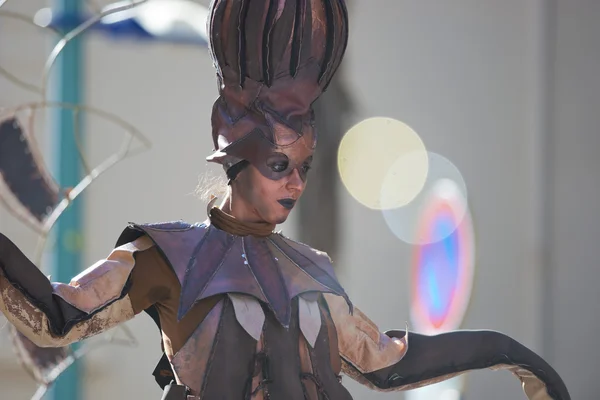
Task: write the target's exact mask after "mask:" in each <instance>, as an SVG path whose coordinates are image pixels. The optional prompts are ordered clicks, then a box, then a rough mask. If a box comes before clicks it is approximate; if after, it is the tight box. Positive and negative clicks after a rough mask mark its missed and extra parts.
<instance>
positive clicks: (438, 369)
mask: <svg viewBox="0 0 600 400" xmlns="http://www.w3.org/2000/svg"><path fill="white" fill-rule="evenodd" d="M325 298H326V301H327V304H328V307H329V310H330V313H331V316H332V319H333V321H334V323H335V326H336V330H337V334H338V343H339V351H340V356H341V358H342V371H343V372H344V373H345V374H346V375H348V376H350V377H351V378H353V379H355V380H356V381H358V382H360V383H362V384H364V385H367V386H369V387H370V388H372V389H375V390H380V391H395V390H410V389H416V388H419V387H422V386H426V385H430V384H433V383H437V382H441V381H444V380H446V379H450V378H452V377H454V376H457V375H460V374H463V373H465V372H468V371H472V370H478V369H506V370H509V371H510V372H512V373H513V374H514V375H516V376H517V378H519V380H520V381H521V384H522V387H523V390H524V391H525V394H526V395H527V398H528V399H530V400H570V399H571V397H570V395H569V392H568V390H567V388H566V386H565V384H564V382H563V380H562V379H561V377H560V376H559V375H558V373H557V372H556V371H555V370H554V369H553V368H552V367H551V366H550V365H549V364H548V363H547V362H545V361H544V360H543V359H542V358H541V357H540V356H538V355H537V354H536V353H534V352H533V351H531V350H529V349H528V348H527V347H525V346H523V345H522V344H520V343H518V342H517V341H515V340H514V339H512V338H510V337H509V336H506V335H504V334H502V333H499V332H495V331H483V330H482V331H468V330H464V331H453V332H448V333H443V334H440V335H435V336H426V335H421V334H418V333H412V332H404V331H388V332H386V333H379V329H378V328H377V326H376V325H375V324H374V323H373V322H372V321H370V320H369V319H368V318H367V317H366V316H365V315H364V314H362V313H361V312H360V310H357V309H356V308H355V309H354V314H353V315H350V313H349V312H348V307H347V306H346V304H345V301H344V299H341V298H338V296H333V295H325ZM392 343H395V345H392Z"/></svg>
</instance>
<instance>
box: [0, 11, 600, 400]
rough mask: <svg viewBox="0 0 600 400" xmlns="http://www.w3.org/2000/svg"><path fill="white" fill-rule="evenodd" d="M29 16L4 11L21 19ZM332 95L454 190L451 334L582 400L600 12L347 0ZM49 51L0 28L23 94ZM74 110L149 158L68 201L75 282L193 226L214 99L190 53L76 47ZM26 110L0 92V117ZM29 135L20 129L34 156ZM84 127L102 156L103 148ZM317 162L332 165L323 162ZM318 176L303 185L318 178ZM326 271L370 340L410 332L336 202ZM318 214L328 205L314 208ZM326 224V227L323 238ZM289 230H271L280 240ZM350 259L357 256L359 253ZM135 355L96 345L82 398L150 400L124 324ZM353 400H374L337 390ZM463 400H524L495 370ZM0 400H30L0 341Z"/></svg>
mask: <svg viewBox="0 0 600 400" xmlns="http://www.w3.org/2000/svg"><path fill="white" fill-rule="evenodd" d="M45 4H46V3H45V2H43V1H28V2H17V1H12V2H11V1H9V3H7V9H9V10H13V11H19V12H24V13H27V14H29V15H31V14H32V13H34V12H35V11H36V10H38V9H39V8H41V7H42V6H44V5H45ZM350 14H351V15H350V16H351V20H350V22H351V27H350V29H351V37H350V43H349V48H348V53H347V57H346V59H345V64H344V71H343V82H344V84H345V85H346V88H347V90H348V93H349V95H350V96H352V99H353V106H354V108H355V109H354V111H353V113H352V114H351V115H350V116H349V117H348V121H347V124H348V126H350V125H351V124H353V123H356V122H358V121H360V120H362V119H364V118H367V117H372V116H387V117H393V118H396V119H399V120H401V121H404V122H406V123H407V124H409V125H410V126H411V127H413V128H414V129H415V130H416V131H417V132H418V133H419V134H420V135H421V137H422V139H423V140H424V142H425V144H426V145H427V147H428V149H429V150H431V151H434V152H437V153H440V154H443V155H444V156H446V157H447V158H449V159H450V160H451V161H452V162H453V163H454V164H455V165H456V166H457V167H458V168H459V169H460V171H461V173H462V175H463V177H464V179H465V181H466V183H467V186H468V190H469V205H470V209H471V212H472V215H473V223H474V228H475V233H476V268H477V272H476V276H475V283H474V285H475V286H474V290H473V297H472V304H471V306H470V308H469V312H468V314H467V317H466V319H465V322H464V324H463V326H464V327H465V328H470V329H474V328H489V329H495V330H500V331H503V332H505V333H507V334H509V335H511V336H513V337H514V338H516V339H518V340H519V341H521V342H522V343H524V344H525V345H527V346H529V347H531V348H533V349H534V350H536V351H538V352H540V353H541V354H542V355H543V356H544V357H545V358H546V359H547V360H548V361H549V362H550V363H551V364H552V365H554V366H555V367H556V369H557V370H558V372H559V373H560V374H561V375H562V376H563V378H564V379H565V381H566V384H567V386H568V387H569V389H570V391H571V394H572V397H573V398H574V399H585V400H587V399H590V400H592V399H596V398H597V389H596V387H595V384H596V382H595V380H596V378H597V375H598V374H597V369H596V367H595V366H596V364H597V359H598V356H599V355H600V352H599V351H598V349H597V345H596V342H597V340H596V335H597V332H598V331H599V330H600V311H599V309H598V307H599V306H600V289H599V288H598V285H599V284H600V268H599V266H598V261H597V260H598V256H597V253H596V251H597V244H598V238H599V237H600V206H599V205H598V204H599V199H600V178H599V175H600V157H598V155H597V152H598V151H600V132H599V130H600V113H599V110H600V77H599V76H598V71H600V25H599V24H598V23H597V21H598V20H600V2H598V1H594V0H554V1H550V0H548V1H544V0H454V1H452V2H442V1H433V0H428V1H413V0H377V1H366V0H354V1H352V3H351V4H350ZM49 45H50V41H49V40H48V37H47V36H45V35H43V34H41V33H40V32H36V31H35V30H32V29H31V28H30V27H28V26H26V25H23V24H21V23H18V22H14V21H7V20H1V21H0V65H2V66H4V67H5V68H10V69H11V70H16V71H19V73H20V76H21V77H24V78H26V79H27V80H29V81H36V80H39V77H40V71H41V69H42V67H43V62H44V58H45V54H47V52H48V50H49ZM85 52H86V59H85V65H86V69H85V85H86V86H85V90H86V94H87V95H86V102H87V103H88V104H91V105H94V106H96V107H99V108H103V109H106V110H109V111H112V112H115V113H117V114H118V115H120V116H122V117H124V118H125V119H127V120H128V121H129V122H131V123H132V124H133V125H134V126H136V127H137V128H139V129H140V130H141V131H142V132H143V133H144V134H146V135H147V136H148V137H149V138H150V140H151V141H152V142H153V148H152V150H151V151H149V152H147V153H144V154H143V155H140V156H137V157H135V158H132V159H129V160H127V161H125V162H124V163H122V164H120V165H119V166H117V167H116V168H114V169H112V170H111V171H109V172H108V173H107V174H106V175H104V176H103V177H101V178H100V179H99V180H98V181H96V182H95V183H94V184H93V185H92V186H91V187H90V188H89V190H88V192H87V193H86V194H85V195H84V197H83V198H82V200H83V201H84V202H85V221H86V222H85V232H84V240H85V260H86V262H85V265H82V269H83V268H84V267H85V266H87V265H90V264H91V263H93V262H94V261H95V260H97V259H99V258H103V257H104V256H106V255H107V254H108V252H109V251H110V249H111V248H112V246H113V245H114V243H115V241H116V239H117V237H118V235H119V233H120V231H121V230H122V229H123V227H124V226H125V225H126V223H127V222H128V221H142V222H143V221H163V220H173V219H184V220H189V221H198V220H203V219H204V218H205V205H204V204H203V203H202V202H201V201H199V200H198V199H196V198H195V197H194V196H193V194H192V193H193V191H194V188H195V186H196V183H197V181H198V176H199V175H200V174H202V173H204V171H206V170H211V171H213V173H214V174H218V173H219V170H218V169H217V168H216V167H214V166H207V165H206V162H205V161H204V157H205V156H206V155H207V154H208V153H209V151H210V150H211V148H212V143H211V139H210V110H211V106H212V102H213V101H214V99H215V97H216V83H215V79H214V78H215V75H214V70H213V67H212V63H211V61H210V59H209V56H208V54H207V51H206V50H205V49H197V48H194V47H187V46H174V45H168V44H159V43H152V44H149V43H143V42H136V41H120V42H116V41H114V40H111V39H109V38H106V37H103V36H100V35H92V36H88V38H87V39H86V49H85ZM27 99H30V95H28V94H26V93H24V92H23V91H22V90H20V89H17V88H15V87H14V85H12V84H10V83H9V82H8V81H6V80H2V79H0V107H7V106H13V105H15V104H18V103H20V102H22V101H25V100H27ZM45 128H47V127H44V126H43V125H42V126H40V127H39V129H38V131H37V133H36V134H37V135H38V139H39V141H40V146H41V148H42V149H43V150H44V151H47V149H49V147H50V146H49V145H48V143H47V136H46V135H47V129H45ZM108 129H109V128H108V127H107V126H105V125H103V124H102V123H100V122H93V121H91V120H90V121H89V122H88V123H87V125H86V137H87V139H86V142H87V148H88V150H89V152H90V154H91V156H92V158H98V159H99V158H100V157H101V155H105V154H107V152H109V151H111V149H113V148H114V145H115V144H116V143H117V139H118V138H119V136H117V135H115V133H114V132H110V131H108ZM330 156H331V157H335V154H331V155H330ZM317 173H318V172H317ZM339 194H340V196H339V207H340V210H341V212H340V218H339V222H338V223H339V226H338V228H339V229H338V230H337V232H338V233H339V238H338V242H339V247H338V250H337V251H336V256H337V257H336V260H334V261H335V265H336V268H337V271H338V274H339V276H340V279H341V281H342V284H343V285H344V286H345V287H346V288H347V291H348V292H349V294H350V296H351V298H352V299H353V301H354V303H355V304H356V305H357V306H358V307H360V308H361V309H362V310H363V311H364V312H365V313H367V315H369V316H370V317H371V318H372V319H373V320H374V321H375V322H377V323H378V324H379V325H380V327H381V328H382V329H389V328H392V327H404V324H405V321H408V320H409V313H408V311H409V297H408V295H409V284H408V277H409V268H408V265H409V262H410V251H411V248H410V246H408V245H406V244H404V243H403V242H401V241H399V240H398V239H397V238H396V237H394V236H393V235H392V234H391V233H390V231H389V229H388V228H387V226H386V224H385V222H384V220H383V217H382V216H381V214H380V213H378V212H375V211H372V210H368V209H366V208H364V207H363V206H361V205H360V204H359V203H358V202H356V201H355V200H354V199H353V198H352V197H351V196H349V195H348V194H347V192H346V191H345V189H344V188H343V186H341V185H340V186H339ZM322 201H327V199H322ZM322 223H323V224H324V225H325V224H327V221H322ZM298 224H299V221H298V219H297V218H292V219H291V220H290V221H288V222H287V223H286V224H285V225H286V226H284V227H283V230H284V232H285V233H286V234H288V235H289V236H292V237H294V235H295V234H296V233H297V231H298ZM0 229H1V230H2V232H3V233H5V234H6V235H8V236H9V237H10V238H12V239H13V240H14V241H15V242H16V243H17V244H18V245H19V246H21V247H22V248H23V249H24V250H25V251H26V252H32V251H33V244H32V243H33V240H34V238H35V235H34V234H32V233H31V232H30V231H28V230H27V228H24V227H23V226H22V225H20V224H18V223H17V221H16V220H15V219H14V217H12V216H11V215H9V214H8V213H7V212H6V211H5V210H4V209H2V208H0ZM367 243H368V245H367ZM129 326H130V327H131V329H132V330H133V331H134V333H135V334H136V337H137V339H138V341H139V342H140V343H139V346H138V347H136V348H120V347H115V346H111V347H105V348H103V349H102V350H100V351H96V352H93V353H92V354H91V355H90V356H89V357H87V358H86V359H85V375H84V376H85V397H84V398H85V399H86V400H95V399H98V400H99V399H105V398H113V399H125V398H148V399H152V398H156V399H158V398H160V393H161V391H160V390H159V388H158V386H156V385H155V383H154V381H153V378H152V377H151V375H150V374H151V372H152V370H153V369H154V366H155V363H156V362H157V361H158V359H159V357H160V342H159V341H160V336H159V333H158V331H157V329H156V328H155V326H154V324H153V322H152V321H151V320H150V318H147V317H146V316H140V317H137V318H135V319H134V320H133V321H132V322H130V323H129ZM344 383H345V384H346V385H347V386H348V387H349V388H350V390H351V391H352V393H353V394H354V395H355V398H357V399H378V398H398V399H399V398H402V394H400V393H391V394H379V393H373V392H371V391H368V390H366V389H365V388H362V387H360V386H359V385H357V384H355V383H353V382H351V381H350V379H348V378H346V379H345V380H344ZM467 385H468V387H467V392H466V393H467V398H468V399H489V400H504V399H508V398H511V399H513V398H514V399H518V398H524V395H523V394H522V392H521V389H520V387H519V384H518V381H517V380H516V379H515V378H513V377H511V376H510V375H509V374H508V373H506V372H491V371H483V372H477V373H472V374H470V375H469V376H468V378H467ZM0 388H1V389H0V390H2V392H1V393H2V394H0V397H1V398H7V399H27V398H29V396H30V395H31V394H32V393H33V391H34V390H35V385H34V384H33V382H32V381H31V379H30V378H29V377H28V376H27V375H26V374H25V373H24V372H23V371H22V369H21V368H20V366H19V365H18V364H17V362H16V361H15V359H14V356H13V354H12V352H11V345H10V341H9V339H8V338H7V337H6V335H2V334H1V332H0Z"/></svg>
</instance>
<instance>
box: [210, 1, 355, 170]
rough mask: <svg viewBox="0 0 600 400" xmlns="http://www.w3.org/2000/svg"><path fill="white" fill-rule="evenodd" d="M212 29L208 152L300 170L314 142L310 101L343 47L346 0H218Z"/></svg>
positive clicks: (217, 157)
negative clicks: (214, 83) (214, 86)
mask: <svg viewBox="0 0 600 400" xmlns="http://www.w3.org/2000/svg"><path fill="white" fill-rule="evenodd" d="M208 31H209V36H210V52H211V55H212V58H213V61H214V64H215V68H216V69H217V79H218V84H219V94H220V96H219V98H218V99H217V101H216V102H215V104H214V106H213V112H212V128H213V132H212V134H213V142H214V147H215V153H213V154H212V155H211V156H209V157H208V158H207V159H208V160H209V161H213V162H218V163H221V164H223V165H225V167H226V168H227V167H229V166H231V165H233V164H235V163H237V162H239V161H241V160H247V161H249V162H250V163H252V164H253V165H254V166H256V167H257V168H258V169H259V170H260V171H261V173H262V174H263V175H265V176H267V177H269V178H271V179H280V178H281V177H283V176H286V174H289V173H291V172H292V171H293V170H294V169H298V170H299V171H300V168H301V166H302V165H303V163H305V162H306V160H305V158H306V157H307V156H310V155H312V151H313V150H314V148H315V145H316V132H315V130H314V115H313V111H312V108H311V105H312V103H313V102H314V101H315V100H316V99H317V98H318V97H319V96H320V95H321V93H322V92H323V91H324V90H325V89H326V88H327V85H328V84H329V82H330V81H331V78H332V77H333V75H334V74H335V72H336V70H337V68H338V66H339V65H340V62H341V61H342V58H343V55H344V52H345V50H346V44H347V40H348V14H347V11H346V6H345V3H344V0H213V2H212V4H211V8H210V15H209V20H208ZM286 158H287V161H288V162H287V166H286V168H285V169H283V167H282V163H281V162H280V161H281V160H282V159H286ZM275 165H277V166H276V167H274V166H275Z"/></svg>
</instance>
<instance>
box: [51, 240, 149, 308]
mask: <svg viewBox="0 0 600 400" xmlns="http://www.w3.org/2000/svg"><path fill="white" fill-rule="evenodd" d="M152 246H153V242H152V240H151V239H150V238H149V237H148V236H142V237H140V238H138V239H136V240H135V241H133V242H131V243H126V244H124V245H122V246H119V247H117V248H116V249H114V250H113V251H112V252H111V253H110V254H109V256H108V257H107V258H106V259H104V260H100V261H98V262H97V263H95V264H94V265H92V266H91V267H89V268H88V269H86V270H85V271H83V272H81V273H80V274H79V275H77V276H75V277H74V278H73V279H71V282H70V283H69V284H68V285H66V284H64V283H53V284H52V287H53V289H54V293H55V294H56V295H58V296H60V297H61V298H62V299H63V300H65V301H66V302H67V303H69V304H71V305H72V306H73V307H75V308H77V309H79V310H81V311H84V312H86V313H88V314H91V313H92V312H94V311H96V310H98V309H100V308H102V307H104V306H105V305H106V304H108V303H110V302H111V301H114V300H116V299H118V298H119V296H120V295H121V292H122V291H123V287H124V286H125V283H126V282H127V279H128V278H129V275H130V274H131V271H132V270H133V267H134V265H135V258H134V254H135V253H136V252H139V251H144V250H147V249H149V248H150V247H152Z"/></svg>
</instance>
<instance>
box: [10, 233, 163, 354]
mask: <svg viewBox="0 0 600 400" xmlns="http://www.w3.org/2000/svg"><path fill="white" fill-rule="evenodd" d="M152 246H153V243H152V241H151V240H150V238H148V237H146V236H143V237H141V238H139V239H137V240H135V241H133V242H131V243H127V244H125V245H123V246H120V247H118V248H116V249H114V250H113V251H112V252H111V253H110V255H109V256H108V257H107V258H106V259H104V260H100V261H98V262H97V263H96V264H94V265H93V266H91V267H90V268H88V269H87V270H85V271H83V272H82V273H80V274H79V275H77V276H76V277H74V278H73V279H72V280H71V283H69V284H68V285H66V284H64V283H54V284H52V287H53V290H54V292H55V294H56V295H58V296H60V297H61V298H62V299H63V300H65V301H66V302H67V303H69V304H71V305H72V306H74V307H75V308H77V309H79V310H81V311H83V312H85V313H87V314H92V313H94V312H96V311H98V310H99V311H98V312H97V313H96V314H94V315H93V316H92V317H91V318H88V319H86V320H84V321H82V322H80V323H78V324H76V325H75V326H73V328H72V329H71V330H70V331H69V332H68V333H67V334H66V335H65V336H61V337H57V336H55V335H53V334H52V332H51V331H50V326H49V323H48V318H47V316H46V315H45V314H44V313H43V312H42V311H41V310H39V309H38V308H37V307H36V306H35V305H34V304H33V303H31V301H29V299H28V298H27V297H26V296H25V295H24V294H23V293H21V292H20V291H19V290H18V289H16V288H15V287H13V286H12V285H11V284H10V282H9V281H8V280H7V279H6V277H5V276H4V275H3V274H2V273H1V272H0V310H1V311H2V312H3V313H4V314H5V315H6V318H7V319H8V321H9V322H10V323H12V324H13V325H15V327H16V328H17V329H18V330H19V331H20V332H21V333H23V335H25V336H26V337H27V338H28V339H30V340H31V341H32V342H34V343H35V344H36V345H38V346H40V347H62V346H66V345H68V344H70V343H73V342H76V341H79V340H82V339H85V338H88V337H90V336H93V335H96V334H98V333H101V332H103V331H106V330H108V329H110V328H112V327H114V326H116V325H118V324H120V323H122V322H125V321H128V320H130V319H131V318H133V317H134V315H135V313H134V310H133V307H132V304H131V300H130V298H129V296H125V297H124V298H122V299H120V300H117V299H118V298H119V296H120V295H121V292H122V290H123V287H124V286H125V283H126V282H127V279H128V277H129V275H130V274H131V271H132V270H133V267H134V265H135V258H134V254H135V253H136V252H138V251H143V250H147V249H149V248H150V247H152ZM108 304H110V305H109V306H107V305H108Z"/></svg>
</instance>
